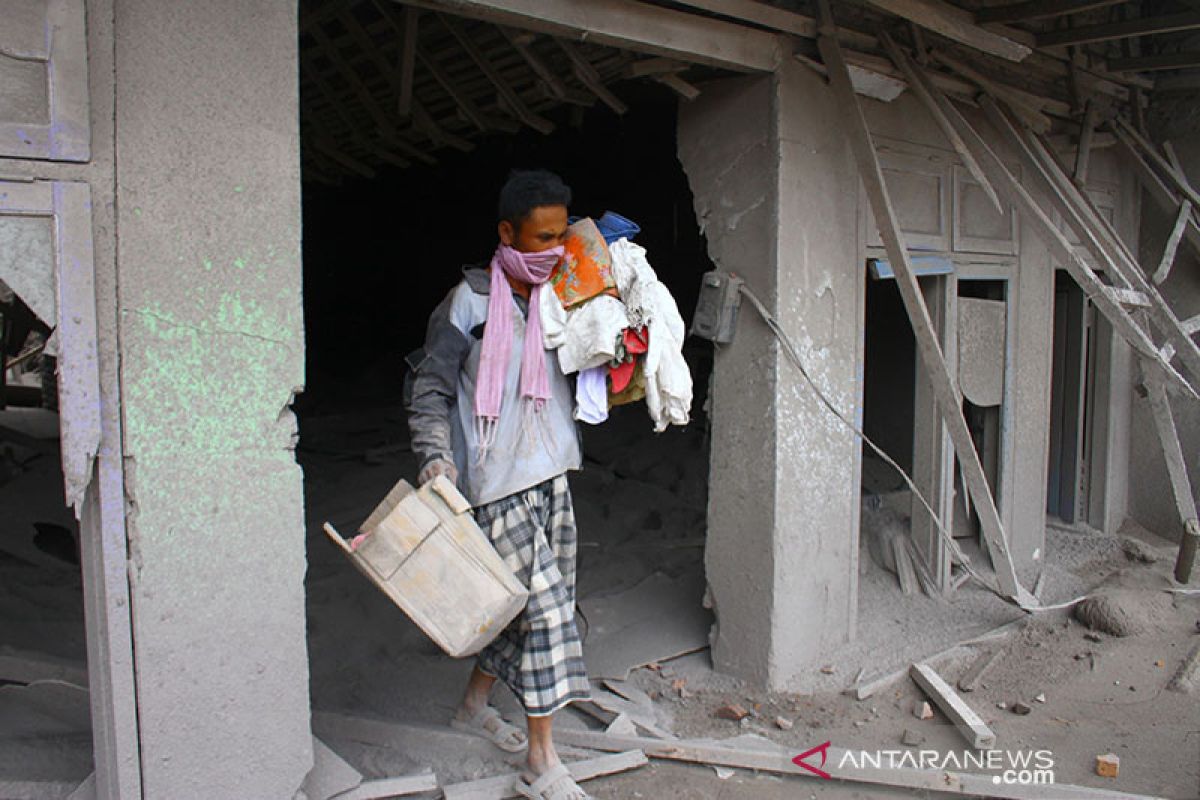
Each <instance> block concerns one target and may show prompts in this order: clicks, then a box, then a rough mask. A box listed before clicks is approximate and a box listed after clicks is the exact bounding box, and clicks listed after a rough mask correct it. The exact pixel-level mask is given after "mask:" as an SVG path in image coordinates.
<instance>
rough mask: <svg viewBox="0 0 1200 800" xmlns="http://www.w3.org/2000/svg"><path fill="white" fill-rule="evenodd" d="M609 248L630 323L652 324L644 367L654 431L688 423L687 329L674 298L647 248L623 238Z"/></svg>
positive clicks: (635, 324) (634, 324)
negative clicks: (663, 281)
mask: <svg viewBox="0 0 1200 800" xmlns="http://www.w3.org/2000/svg"><path fill="white" fill-rule="evenodd" d="M608 250H609V254H610V255H611V256H612V264H613V277H614V278H615V279H616V282H617V291H618V292H620V293H621V297H622V299H623V300H624V301H625V307H626V314H627V317H628V319H629V322H630V325H631V326H633V327H640V326H641V325H647V326H648V327H649V329H650V347H649V350H648V351H647V352H646V361H645V364H644V365H643V370H644V373H645V376H646V408H647V410H648V411H649V412H650V417H651V419H653V420H654V430H655V431H656V432H661V431H664V430H666V428H667V426H668V425H686V424H687V423H688V420H689V414H690V412H691V407H692V373H691V371H690V370H689V369H688V365H687V361H685V360H684V358H683V339H684V337H685V336H686V331H685V329H684V326H683V317H681V316H680V315H679V308H678V306H676V304H675V298H673V297H672V296H671V292H670V291H669V290H668V289H667V287H666V286H665V285H664V284H663V283H662V282H661V281H659V280H658V276H657V275H656V274H655V272H654V269H653V268H652V267H651V266H650V263H649V261H647V260H646V248H644V247H642V246H641V245H637V244H634V243H633V242H631V241H629V240H628V239H618V240H617V241H615V242H613V243H612V244H610V245H609V247H608Z"/></svg>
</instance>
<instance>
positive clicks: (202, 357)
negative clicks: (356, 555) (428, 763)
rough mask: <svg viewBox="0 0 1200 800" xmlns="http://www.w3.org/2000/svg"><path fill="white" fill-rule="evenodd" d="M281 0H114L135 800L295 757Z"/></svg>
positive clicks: (292, 197)
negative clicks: (138, 770) (137, 757)
mask: <svg viewBox="0 0 1200 800" xmlns="http://www.w3.org/2000/svg"><path fill="white" fill-rule="evenodd" d="M296 14H297V8H296V4H295V3H294V2H285V1H284V0H263V2H255V3H249V4H248V3H241V2H235V0H214V1H213V2H205V3H191V2H183V0H169V1H168V2H163V1H162V0H121V2H119V3H117V4H116V6H115V11H114V17H113V19H114V29H113V35H114V48H115V55H116V63H115V81H116V87H117V88H116V101H115V107H116V114H115V119H116V153H117V158H116V164H117V169H116V202H117V228H116V240H117V253H116V259H117V275H118V283H117V301H118V312H119V315H120V329H119V335H120V354H121V380H122V392H123V409H124V426H125V427H124V430H125V442H124V458H125V468H126V478H127V494H128V500H129V509H130V513H129V528H128V533H129V551H130V552H129V555H130V561H131V564H130V582H131V587H132V609H133V618H134V646H135V666H136V669H137V677H138V712H139V719H138V721H139V728H140V732H141V755H142V776H143V781H144V784H143V786H144V796H145V797H147V798H171V800H186V799H187V798H205V799H206V800H211V799H212V798H242V797H254V798H291V797H293V796H294V794H295V792H296V790H297V789H298V788H299V786H300V784H301V782H302V781H303V779H304V776H305V774H306V772H307V771H308V769H309V767H310V764H311V760H312V753H311V745H310V738H309V702H308V666H307V665H308V659H307V652H306V648H305V606H304V584H303V581H304V572H305V556H304V552H305V551H304V519H303V499H302V495H301V474H300V470H299V468H298V467H297V465H296V463H295V460H294V457H293V453H292V446H293V441H294V435H295V421H294V418H293V416H292V413H291V411H290V410H289V408H288V406H289V404H290V402H291V399H292V394H293V392H295V391H298V390H299V388H300V387H301V385H302V383H303V363H304V362H303V357H304V342H303V322H302V316H301V302H300V291H301V273H300V175H299V136H298V95H297V52H296V49H297V28H296Z"/></svg>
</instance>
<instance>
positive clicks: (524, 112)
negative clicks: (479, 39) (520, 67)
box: [437, 14, 554, 134]
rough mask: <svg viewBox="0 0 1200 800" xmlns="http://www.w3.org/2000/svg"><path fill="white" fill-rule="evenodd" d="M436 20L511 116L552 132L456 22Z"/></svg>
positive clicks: (442, 17)
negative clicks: (480, 73)
mask: <svg viewBox="0 0 1200 800" xmlns="http://www.w3.org/2000/svg"><path fill="white" fill-rule="evenodd" d="M437 18H438V21H439V22H441V23H442V25H443V26H444V27H445V28H446V29H447V30H448V31H450V33H451V34H452V35H453V36H454V38H455V39H457V40H458V43H459V45H460V46H461V47H462V49H463V50H464V51H466V53H467V55H468V56H470V58H471V60H472V61H473V62H475V66H477V67H479V69H480V71H482V72H483V74H484V75H486V76H487V78H488V80H489V81H491V82H492V86H494V87H495V88H496V92H497V93H498V94H499V95H500V97H502V98H504V103H505V105H506V106H507V107H508V110H509V111H510V112H511V113H512V114H513V116H515V117H516V118H517V119H519V120H520V121H521V122H523V123H524V124H526V125H528V126H529V127H530V128H533V129H534V130H535V131H537V132H538V133H541V134H549V133H552V132H553V131H554V123H553V122H551V121H550V120H548V119H546V118H545V117H543V116H541V115H539V114H535V113H534V112H533V111H532V110H530V108H529V106H527V105H525V101H524V100H522V99H521V96H520V95H519V94H517V92H516V90H515V89H513V88H512V86H510V85H509V83H508V81H507V80H505V78H504V76H503V75H501V74H500V71H499V70H497V69H496V68H495V66H493V65H492V62H491V61H490V60H489V59H488V57H487V56H486V55H484V53H483V51H482V50H480V49H479V47H478V46H477V45H476V44H475V42H474V41H472V39H471V37H469V36H467V34H466V31H464V30H463V29H462V27H461V26H460V25H459V24H458V22H456V21H455V20H453V19H451V18H450V17H449V16H447V15H445V14H438V15H437Z"/></svg>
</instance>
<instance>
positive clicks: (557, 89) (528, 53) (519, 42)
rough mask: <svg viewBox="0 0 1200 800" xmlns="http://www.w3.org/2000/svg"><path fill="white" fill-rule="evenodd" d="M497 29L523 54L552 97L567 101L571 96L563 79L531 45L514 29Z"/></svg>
mask: <svg viewBox="0 0 1200 800" xmlns="http://www.w3.org/2000/svg"><path fill="white" fill-rule="evenodd" d="M496 27H497V28H498V29H499V30H500V33H501V34H502V35H503V36H504V38H505V39H507V40H508V43H509V44H511V45H512V47H513V49H514V50H516V51H517V52H518V53H520V54H521V58H523V59H525V63H526V64H528V65H529V68H530V69H531V70H533V72H534V74H535V75H537V76H538V79H539V80H541V82H542V85H544V86H545V87H546V90H547V91H548V92H549V93H550V96H551V97H554V98H555V99H558V100H562V101H566V100H567V97H568V95H569V92H568V90H567V85H566V84H565V83H563V82H562V79H560V78H559V77H558V76H557V75H555V74H554V72H553V70H551V69H550V67H548V66H547V65H546V62H545V61H542V59H541V57H540V56H538V54H537V53H535V52H533V48H531V47H530V46H529V44H528V43H527V42H525V41H524V40H523V39H522V37H521V36H519V35H518V34H517V32H516V31H514V30H513V29H511V28H506V27H504V26H503V25H497V26H496Z"/></svg>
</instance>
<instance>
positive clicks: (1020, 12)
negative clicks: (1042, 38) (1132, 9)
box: [975, 0, 1129, 25]
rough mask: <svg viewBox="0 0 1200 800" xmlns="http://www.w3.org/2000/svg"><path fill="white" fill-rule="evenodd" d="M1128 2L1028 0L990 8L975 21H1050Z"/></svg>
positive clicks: (985, 9) (981, 10)
mask: <svg viewBox="0 0 1200 800" xmlns="http://www.w3.org/2000/svg"><path fill="white" fill-rule="evenodd" d="M1128 2H1129V0H1029V2H1025V3H1014V4H1012V5H1007V6H991V7H989V8H981V9H979V10H978V11H976V12H975V21H976V22H977V23H979V24H980V25H983V24H986V23H991V22H1029V21H1031V20H1035V19H1052V18H1054V17H1065V16H1067V15H1068V14H1081V13H1083V12H1084V11H1095V10H1096V9H1098V8H1107V7H1109V6H1115V5H1120V4H1121V3H1128Z"/></svg>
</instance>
